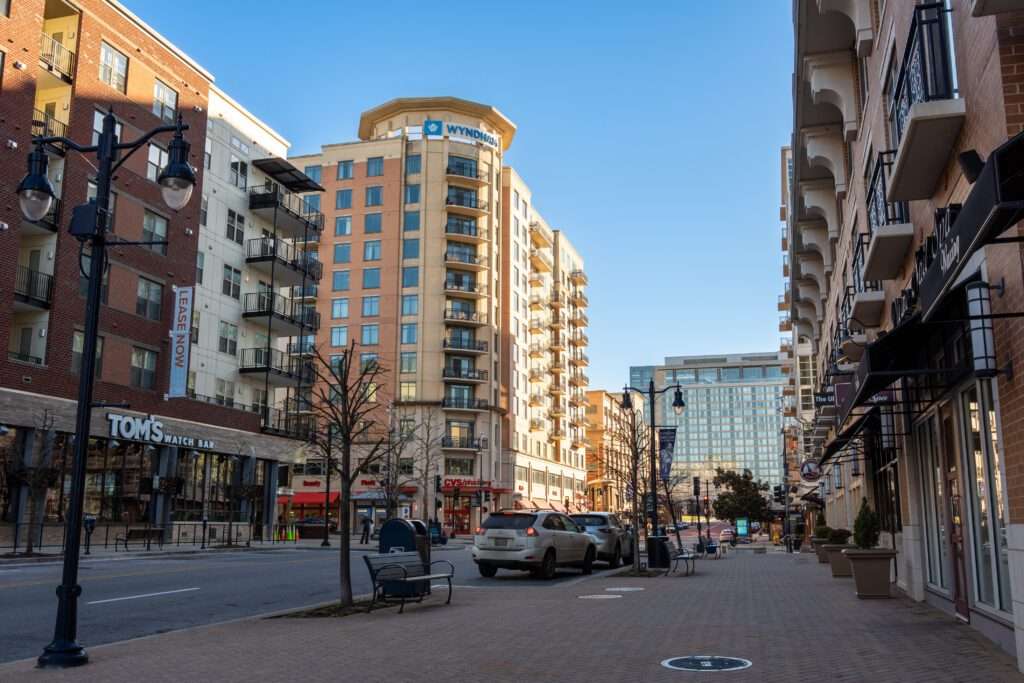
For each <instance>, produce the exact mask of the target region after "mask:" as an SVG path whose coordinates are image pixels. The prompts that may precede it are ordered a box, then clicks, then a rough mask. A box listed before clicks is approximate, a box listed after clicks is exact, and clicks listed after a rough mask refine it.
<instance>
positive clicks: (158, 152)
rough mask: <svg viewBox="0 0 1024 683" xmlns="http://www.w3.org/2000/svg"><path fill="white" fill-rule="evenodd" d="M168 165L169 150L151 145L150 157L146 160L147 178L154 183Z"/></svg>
mask: <svg viewBox="0 0 1024 683" xmlns="http://www.w3.org/2000/svg"><path fill="white" fill-rule="evenodd" d="M166 165H167V150H165V149H164V148H162V147H160V146H159V145H154V144H153V143H152V142H151V143H149V157H148V158H147V160H146V177H147V178H148V179H150V180H152V181H153V182H154V183H155V182H156V179H157V178H159V177H160V171H162V170H163V169H164V166H166Z"/></svg>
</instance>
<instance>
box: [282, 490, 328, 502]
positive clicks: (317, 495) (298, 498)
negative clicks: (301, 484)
mask: <svg viewBox="0 0 1024 683" xmlns="http://www.w3.org/2000/svg"><path fill="white" fill-rule="evenodd" d="M340 496H341V494H340V493H339V492H337V491H331V504H332V505H333V504H334V503H337V502H338V498H339V497H340ZM289 502H291V504H292V505H323V504H324V494H323V492H322V491H302V492H301V493H295V494H292V495H290V496H278V497H277V504H278V505H287V504H288V503H289Z"/></svg>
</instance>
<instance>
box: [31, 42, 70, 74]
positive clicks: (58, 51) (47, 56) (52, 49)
mask: <svg viewBox="0 0 1024 683" xmlns="http://www.w3.org/2000/svg"><path fill="white" fill-rule="evenodd" d="M39 60H40V61H41V62H42V63H43V64H45V65H46V66H48V67H49V68H50V70H51V71H56V72H57V73H59V74H60V75H61V76H63V77H64V78H65V79H66V80H68V81H70V80H71V79H72V78H74V77H75V53H74V52H72V51H71V50H69V49H68V48H66V47H64V46H63V45H61V44H60V43H58V42H57V41H56V40H54V39H53V36H48V35H46V34H45V33H43V34H42V35H40V36H39Z"/></svg>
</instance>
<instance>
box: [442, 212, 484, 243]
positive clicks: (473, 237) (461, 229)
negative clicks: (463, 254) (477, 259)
mask: <svg viewBox="0 0 1024 683" xmlns="http://www.w3.org/2000/svg"><path fill="white" fill-rule="evenodd" d="M444 234H445V235H447V236H448V239H450V240H452V241H455V242H465V243H467V244H479V243H480V242H485V241H487V231H486V230H484V229H483V228H480V227H477V224H476V221H475V220H466V219H464V218H458V217H457V216H449V217H448V220H447V221H446V222H445V224H444Z"/></svg>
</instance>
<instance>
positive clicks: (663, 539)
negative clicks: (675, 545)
mask: <svg viewBox="0 0 1024 683" xmlns="http://www.w3.org/2000/svg"><path fill="white" fill-rule="evenodd" d="M647 542H648V543H649V544H652V548H653V550H654V553H653V554H648V557H649V558H650V562H651V566H650V567H648V569H668V568H669V566H671V564H672V559H671V553H670V552H669V548H668V536H649V537H648V538H647Z"/></svg>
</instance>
